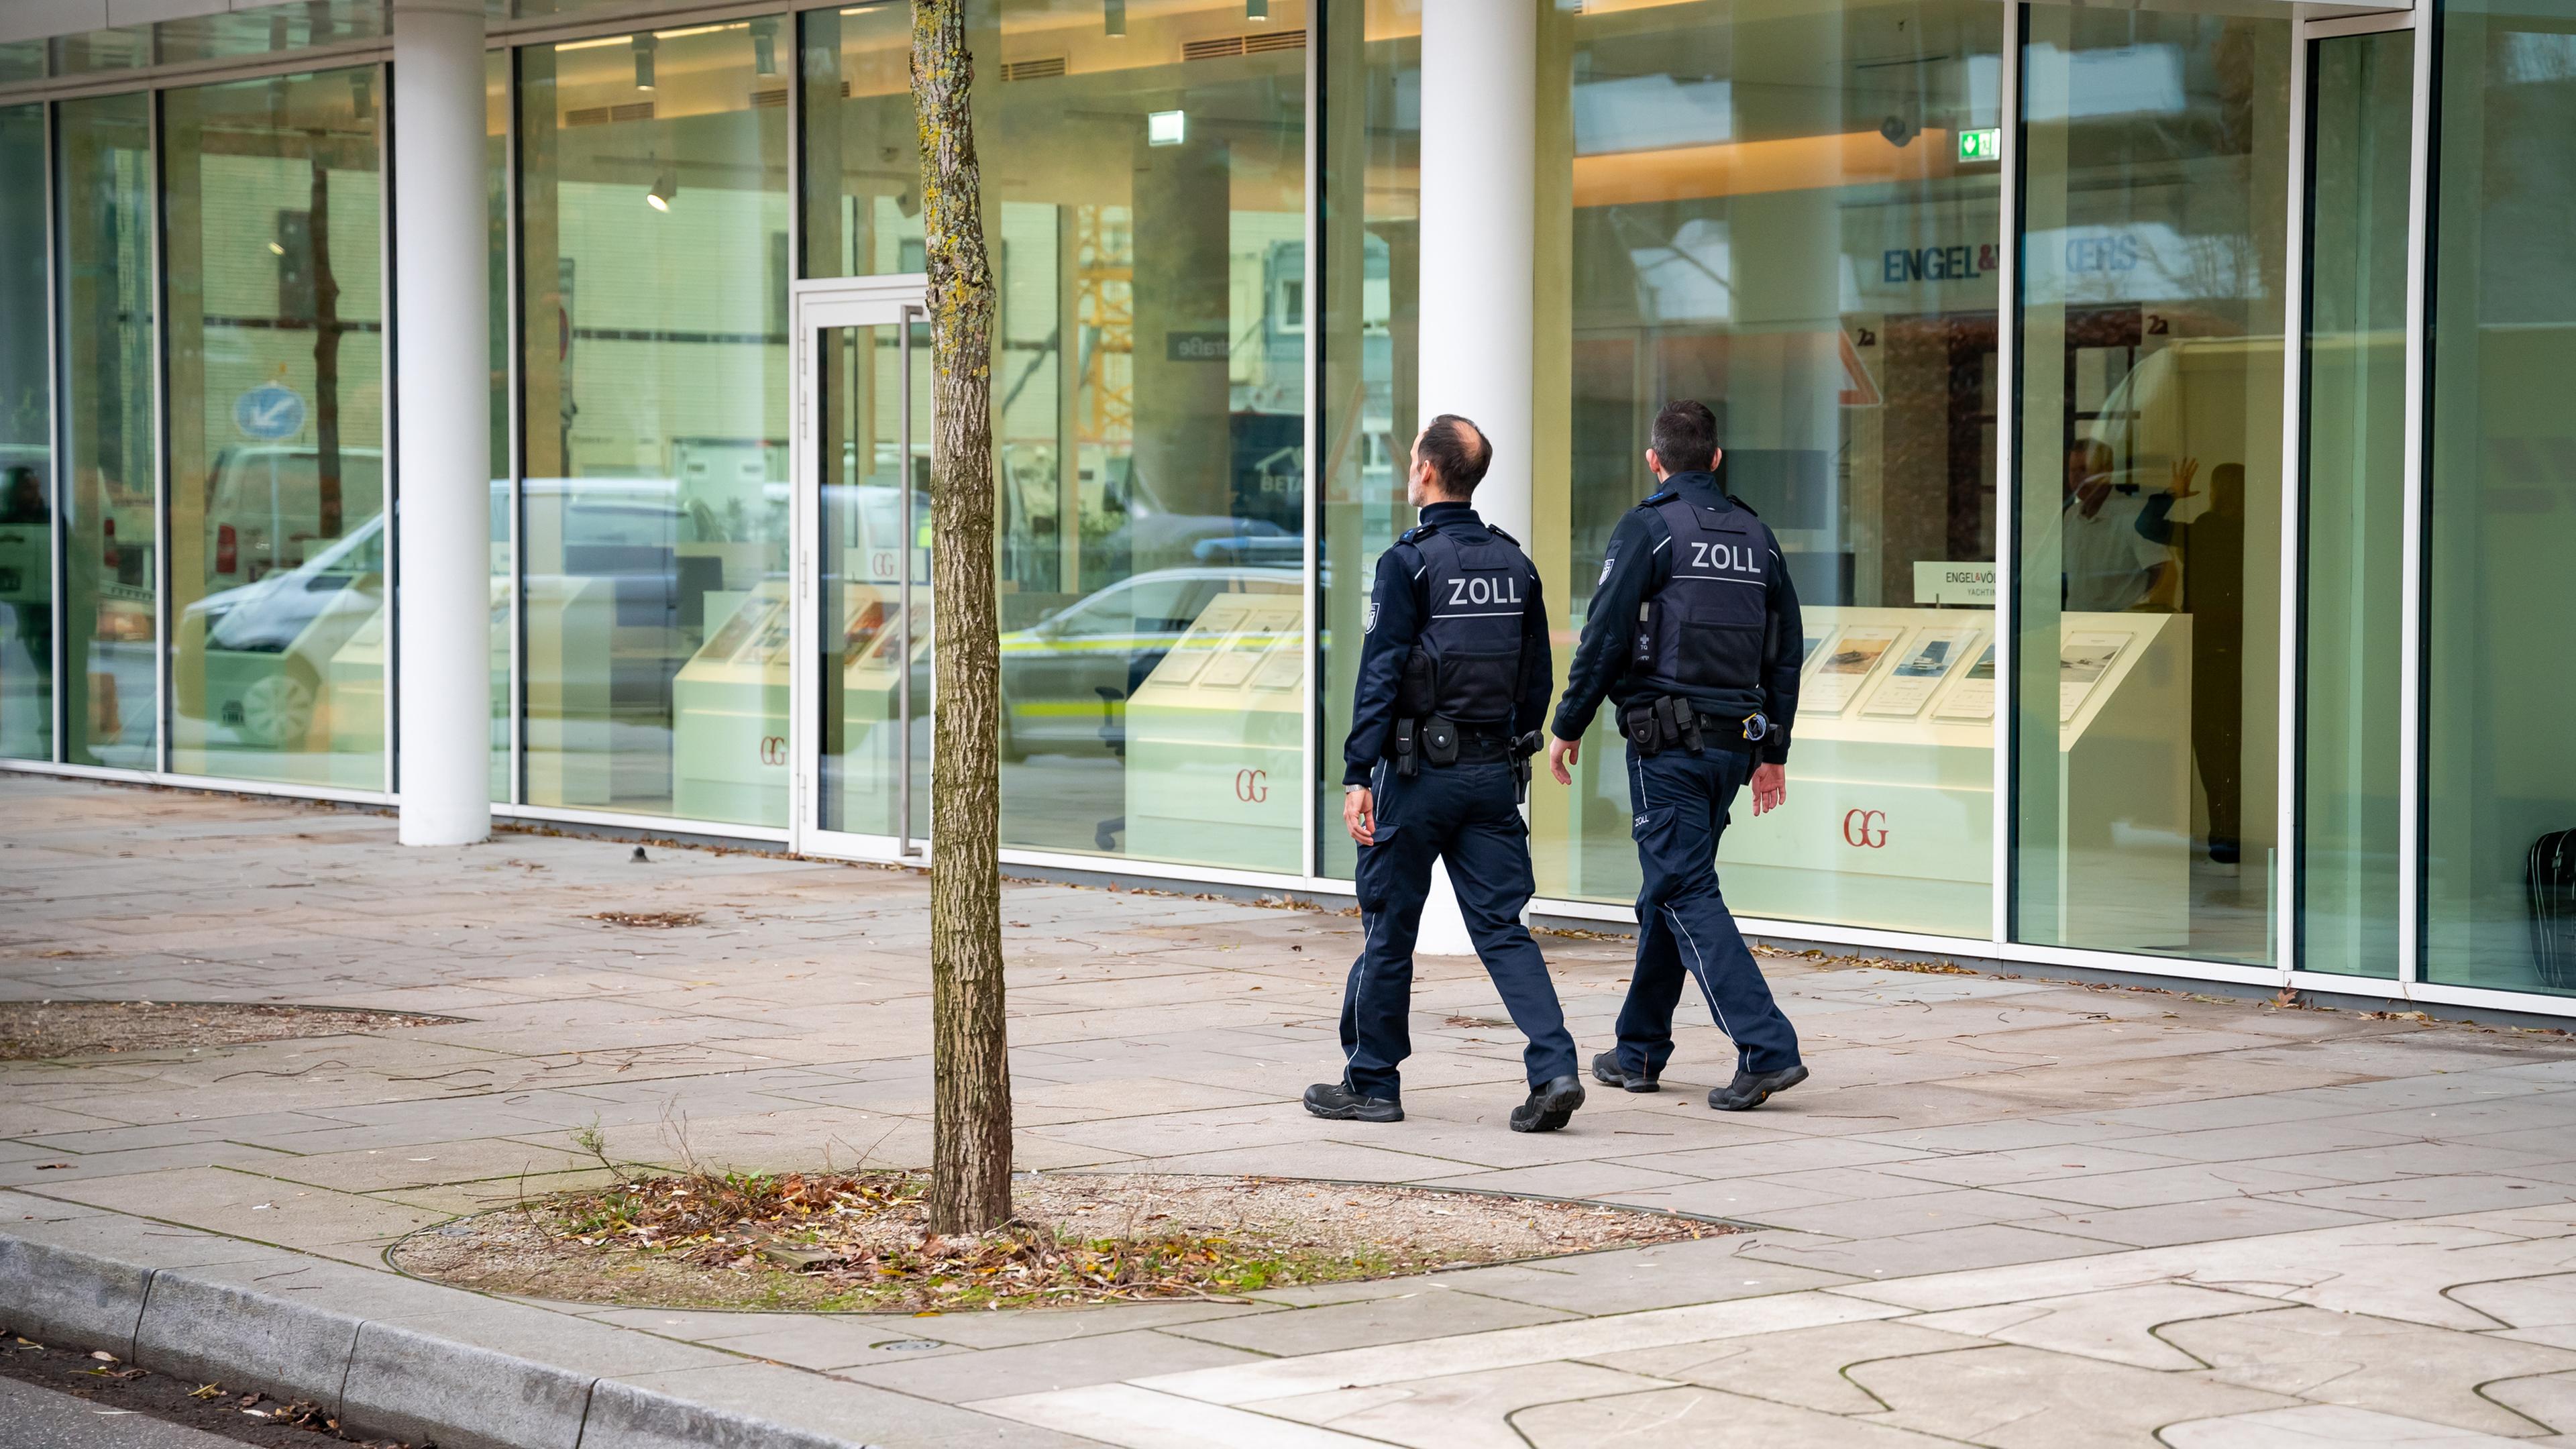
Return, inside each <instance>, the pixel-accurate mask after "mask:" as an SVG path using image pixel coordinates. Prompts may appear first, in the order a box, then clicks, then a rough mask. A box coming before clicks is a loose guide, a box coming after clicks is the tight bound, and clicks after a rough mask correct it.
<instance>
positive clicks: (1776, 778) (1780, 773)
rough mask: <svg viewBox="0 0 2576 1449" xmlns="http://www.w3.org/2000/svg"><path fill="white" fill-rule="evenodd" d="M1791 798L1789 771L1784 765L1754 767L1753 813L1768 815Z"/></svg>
mask: <svg viewBox="0 0 2576 1449" xmlns="http://www.w3.org/2000/svg"><path fill="white" fill-rule="evenodd" d="M1788 798H1789V771H1788V768H1787V767H1786V766H1783V765H1756V766H1754V767H1753V813H1754V814H1756V815H1768V814H1770V813H1771V812H1772V811H1774V810H1777V809H1779V808H1780V806H1781V804H1782V802H1784V801H1786V800H1787V799H1788Z"/></svg>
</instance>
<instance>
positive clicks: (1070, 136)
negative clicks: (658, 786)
mask: <svg viewBox="0 0 2576 1449" xmlns="http://www.w3.org/2000/svg"><path fill="white" fill-rule="evenodd" d="M1264 8H1265V9H1266V10H1267V13H1268V19H1267V21H1266V23H1265V22H1258V21H1253V20H1250V19H1247V17H1246V13H1245V7H1244V6H1243V5H1241V4H1239V3H1234V0H1181V3H1176V4H1172V5H1155V6H1151V7H1147V6H1143V5H1138V6H1133V7H1125V6H1119V7H1112V8H1111V9H1110V10H1109V11H1107V12H1103V11H1101V10H1099V9H1098V8H1096V7H1095V8H1092V9H1090V10H1088V11H1084V10H1081V9H1079V8H1078V7H1077V8H1076V9H1074V10H1068V9H1066V8H1065V7H1064V6H1062V5H1061V4H1053V3H1047V0H998V3H991V0H988V3H986V4H983V5H980V6H978V7H976V8H975V9H974V11H973V12H972V14H971V19H970V27H969V34H970V40H971V42H972V44H973V46H974V49H975V53H976V56H977V60H978V68H977V75H978V78H979V84H978V86H977V90H976V105H977V109H976V127H977V135H976V139H977V143H978V146H979V150H980V155H981V157H982V162H983V168H984V171H983V176H984V195H985V197H986V199H987V212H986V217H985V227H986V233H987V237H988V241H989V243H990V245H991V248H992V253H993V260H994V267H995V276H996V282H997V284H998V286H999V289H1000V294H1001V307H1000V313H999V316H998V317H997V319H996V325H995V329H994V349H993V403H994V434H995V438H994V441H995V453H996V458H995V474H996V482H997V485H998V487H999V489H1000V494H1001V496H1000V506H999V509H998V513H997V521H996V527H997V532H998V534H999V537H998V539H997V548H998V554H997V564H998V569H999V574H998V577H999V580H1000V589H1001V605H1002V619H1001V623H1002V631H1003V632H1002V692H1003V724H1002V730H1003V733H1002V740H1001V747H1002V758H1003V762H1004V763H1003V775H1002V839H1003V841H1004V843H1005V844H1009V845H1015V846H1024V847H1037V848H1043V849H1051V850H1067V851H1081V852H1097V853H1106V854H1132V855H1137V856H1143V857H1148V858H1157V859H1167V860H1184V861H1190V862H1193V863H1198V864H1206V865H1225V866H1238V867H1250V868H1258V869H1268V870H1281V871H1294V870H1300V869H1302V868H1303V865H1304V862H1303V860H1302V858H1301V854H1300V852H1301V849H1302V845H1301V840H1302V831H1301V822H1300V821H1299V819H1298V801H1299V798H1300V796H1299V790H1298V783H1297V782H1298V778H1299V773H1300V772H1301V771H1302V770H1304V769H1305V767H1306V765H1305V751H1304V748H1303V743H1302V739H1301V735H1302V733H1303V730H1304V727H1305V713H1304V711H1305V687H1306V676H1305V637H1304V636H1305V625H1304V605H1303V598H1302V595H1303V589H1304V583H1303V572H1302V569H1303V563H1304V539H1303V529H1304V505H1305V457H1304V452H1305V450H1304V442H1303V439H1304V427H1305V386H1304V376H1303V371H1302V369H1303V367H1304V359H1305V337H1304V312H1305V300H1304V285H1305V276H1306V257H1305V240H1304V237H1305V227H1306V220H1305V169H1306V162H1305V78H1306V56H1305V40H1306V36H1305V31H1304V29H1303V26H1304V20H1305V8H1306V7H1305V6H1304V4H1303V3H1300V0H1273V3H1271V4H1269V5H1268V6H1266V7H1264ZM1113 21H1114V23H1113ZM909 23H910V18H909V16H908V15H907V14H906V12H905V11H904V10H903V9H902V7H899V6H885V7H866V8H851V9H843V10H839V11H817V12H812V13H809V14H808V15H807V16H806V17H804V30H803V32H802V36H801V41H800V43H801V46H802V50H803V55H804V64H803V67H802V74H803V76H804V79H805V86H806V89H805V95H806V103H807V114H808V116H809V118H810V126H811V131H810V138H811V139H810V145H809V149H808V153H807V156H808V165H809V167H810V168H811V170H810V171H809V187H808V195H809V197H810V198H811V200H810V203H809V205H810V209H809V211H808V213H807V215H806V216H805V218H804V226H805V239H806V249H807V250H806V258H807V263H806V264H807V268H808V270H809V272H810V273H812V274H814V275H819V276H844V275H867V274H882V273H897V272H909V271H917V270H919V269H920V266H921V223H920V203H919V197H918V189H919V184H920V183H919V172H918V161H917V152H916V150H915V145H916V143H915V140H914V127H913V119H912V110H911V100H910V94H909V91H908V88H907V87H908V82H907V79H906V70H905V60H904V57H905V45H906V43H907V27H908V25H909ZM827 466H828V461H827ZM870 466H871V467H873V466H874V465H873V464H872V463H871V464H870ZM871 476H873V475H871ZM892 477H893V475H892V474H891V472H889V473H888V481H887V484H886V485H885V486H887V488H888V489H889V491H891V489H892V488H893V487H894V486H895V485H894V484H893V482H892ZM852 516H853V517H854V518H864V517H865V516H867V515H866V514H865V513H864V511H862V512H860V513H856V514H853V515H852ZM888 577H891V574H889V575H888ZM925 706H926V701H924V700H919V699H916V701H915V704H914V707H915V710H916V712H917V713H918V712H920V711H922V710H923V709H924V708H925ZM831 707H832V706H831V704H830V702H829V701H828V700H827V701H826V708H827V709H828V708H831ZM847 707H848V708H850V709H853V710H856V709H860V708H862V704H861V703H859V702H856V701H854V702H852V703H851V704H849V705H848V706H847ZM853 808H854V809H855V807H853Z"/></svg>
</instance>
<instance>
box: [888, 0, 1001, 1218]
mask: <svg viewBox="0 0 2576 1449" xmlns="http://www.w3.org/2000/svg"><path fill="white" fill-rule="evenodd" d="M973 80H974V59H973V57H972V56H971V55H969V54H968V52H967V49H966V0H915V3H914V5H913V7H912V104H913V114H914V117H915V119H916V121H917V123H918V125H919V126H920V131H921V215H922V227H923V251H924V253H925V255H926V257H927V265H928V268H929V273H930V296H929V301H930V363H931V383H930V398H931V422H930V430H931V448H930V492H931V499H930V517H931V524H932V528H931V535H932V542H931V564H930V578H931V593H932V598H933V600H934V601H935V602H934V606H933V608H932V618H933V625H934V628H935V631H936V633H935V639H934V648H933V660H934V665H935V669H936V673H935V683H934V690H935V697H936V699H937V701H938V704H937V708H936V710H935V712H934V714H933V723H932V735H931V766H930V786H931V790H930V835H931V841H932V849H931V868H930V982H931V986H930V990H931V1019H930V1030H931V1074H932V1087H931V1094H932V1102H933V1116H932V1127H931V1153H930V1161H931V1168H930V1229H931V1231H932V1232H934V1233H942V1234H949V1233H974V1232H981V1231H983V1230H984V1229H986V1228H991V1227H995V1226H998V1225H1000V1224H1001V1223H1003V1222H1006V1221H1008V1220H1009V1218H1010V1216H1011V1064H1010V1038H1009V1026H1008V1023H1007V1021H1006V1020H1005V1018H1004V1015H1003V1009H1002V1007H1003V1003H1002V920H1001V855H1000V834H1001V814H1002V811H1001V804H1002V796H1001V762H1000V759H999V757H998V752H997V743H998V738H999V724H1000V719H1001V684H1002V664H1001V638H1000V635H999V633H998V631H997V627H996V622H995V617H994V615H995V603H994V597H993V495H994V487H993V412H992V367H991V364H992V331H993V274H992V268H991V266H990V264H989V262H988V259H987V257H986V254H985V250H984V213H983V183H982V179H981V176H980V174H979V172H978V170H977V166H976V161H975V125H974V117H973V116H972V114H971V113H970V112H969V110H968V103H969V99H970V96H971V93H972V89H973Z"/></svg>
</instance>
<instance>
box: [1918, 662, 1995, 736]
mask: <svg viewBox="0 0 2576 1449" xmlns="http://www.w3.org/2000/svg"><path fill="white" fill-rule="evenodd" d="M1932 717H1933V718H1934V719H1942V720H1958V721H1961V722H1965V723H1974V722H1977V721H1980V720H1991V719H1993V718H1994V717H1995V646H1994V645H1993V644H1992V643H1988V644H1987V645H1986V647H1985V648H1984V649H1982V650H1980V651H1978V653H1977V662H1976V663H1974V664H1971V665H1969V666H1968V672H1967V674H1966V675H1964V676H1962V677H1961V678H1960V680H1959V682H1958V683H1957V684H1955V685H1952V686H1951V688H1950V692H1949V694H1947V695H1946V696H1944V697H1943V698H1942V700H1941V707H1940V708H1939V709H1937V710H1934V711H1933V712H1932Z"/></svg>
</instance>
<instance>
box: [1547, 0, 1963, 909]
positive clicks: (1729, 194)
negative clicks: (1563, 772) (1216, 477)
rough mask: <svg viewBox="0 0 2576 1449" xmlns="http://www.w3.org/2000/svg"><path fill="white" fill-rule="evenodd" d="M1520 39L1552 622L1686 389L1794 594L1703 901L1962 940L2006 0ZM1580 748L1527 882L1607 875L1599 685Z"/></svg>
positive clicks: (1573, 596) (1579, 886) (1643, 489)
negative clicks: (1527, 45)
mask: <svg viewBox="0 0 2576 1449" xmlns="http://www.w3.org/2000/svg"><path fill="white" fill-rule="evenodd" d="M1542 36H1543V39H1542V43H1541V57H1542V60H1541V68H1542V73H1543V74H1546V75H1549V76H1551V77H1552V79H1550V80H1548V81H1546V82H1544V83H1543V84H1544V85H1545V86H1546V87H1547V89H1548V104H1547V105H1546V106H1545V107H1543V108H1542V110H1541V112H1540V117H1541V119H1540V140H1539V150H1540V155H1541V157H1542V162H1541V166H1542V175H1541V184H1540V195H1541V196H1542V197H1562V198H1564V201H1563V203H1562V204H1564V205H1565V206H1566V207H1567V209H1568V211H1569V213H1570V220H1571V229H1570V233H1569V234H1567V235H1565V236H1563V237H1560V238H1556V239H1553V241H1552V242H1551V241H1550V240H1543V241H1542V243H1541V246H1542V252H1541V256H1542V261H1541V263H1540V266H1539V275H1540V289H1539V315H1540V318H1541V321H1540V324H1539V325H1540V343H1539V347H1538V349H1537V355H1538V356H1539V357H1540V358H1541V359H1542V361H1541V366H1540V381H1539V384H1538V393H1539V409H1540V410H1539V412H1538V415H1537V421H1538V431H1539V436H1540V438H1541V439H1542V442H1541V444H1540V446H1539V450H1538V455H1537V457H1538V469H1539V471H1538V478H1537V482H1536V486H1535V490H1534V500H1533V501H1534V503H1535V508H1534V516H1535V518H1536V519H1537V523H1536V538H1537V540H1538V543H1539V548H1538V552H1537V561H1538V563H1539V567H1540V571H1541V573H1542V574H1543V576H1544V577H1545V578H1546V581H1547V593H1548V596H1549V597H1550V598H1551V599H1560V600H1564V601H1565V604H1564V607H1565V609H1566V610H1567V616H1568V617H1567V619H1566V621H1565V623H1566V627H1567V630H1568V631H1569V635H1570V634H1571V633H1572V632H1573V631H1579V630H1580V629H1581V628H1582V626H1583V624H1584V621H1585V618H1586V616H1587V606H1588V604H1589V601H1590V596H1591V591H1592V589H1593V588H1594V587H1595V586H1596V585H1597V583H1598V581H1599V577H1600V569H1599V565H1600V560H1601V556H1602V552H1603V549H1604V547H1605V546H1606V545H1607V543H1608V542H1609V538H1610V532H1611V529H1612V528H1613V527H1614V526H1615V525H1616V524H1617V523H1618V521H1619V519H1620V517H1621V516H1622V515H1623V514H1625V513H1626V512H1627V511H1628V510H1629V509H1631V508H1633V507H1634V506H1636V503H1637V501H1638V500H1639V499H1640V498H1642V497H1644V496H1645V495H1646V494H1648V493H1651V492H1653V491H1654V489H1655V487H1656V484H1655V481H1654V479H1653V476H1652V475H1651V474H1649V473H1648V472H1647V471H1646V467H1645V462H1644V455H1645V450H1646V441H1647V429H1648V426H1649V425H1650V424H1651V422H1652V421H1653V419H1654V415H1655V412H1656V410H1657V409H1658V408H1660V407H1661V406H1662V405H1663V404H1664V403H1665V402H1667V401H1669V400H1672V399H1675V398H1696V399H1698V400H1700V401H1702V402H1704V403H1706V404H1708V406H1709V407H1710V408H1711V410H1712V411H1714V412H1715V413H1716V414H1717V419H1718V437H1719V441H1720V443H1721V444H1722V445H1723V447H1724V450H1725V456H1724V458H1723V460H1722V463H1721V465H1720V481H1721V482H1722V484H1723V485H1724V486H1725V487H1726V488H1727V489H1728V491H1729V492H1731V493H1732V494H1733V495H1735V496H1736V497H1738V498H1740V499H1742V500H1743V501H1744V502H1745V503H1747V504H1748V505H1750V506H1751V507H1752V508H1753V509H1754V510H1755V511H1756V512H1758V513H1759V514H1760V515H1761V516H1762V518H1763V520H1764V521H1765V522H1766V523H1768V524H1769V525H1770V527H1771V528H1772V530H1773V532H1774V533H1775V535H1776V536H1777V537H1778V539H1779V541H1780V545H1781V549H1782V554H1783V557H1784V558H1785V559H1786V561H1787V563H1788V567H1789V573H1790V576H1791V579H1792V581H1793V582H1794V584H1795V587H1796V590H1797V593H1798V597H1799V602H1800V605H1801V607H1802V609H1803V610H1804V614H1805V620H1806V637H1805V639H1804V640H1803V641H1800V647H1802V648H1803V650H1804V651H1805V657H1806V665H1805V675H1804V679H1803V682H1802V685H1801V697H1800V705H1799V711H1798V719H1797V725H1796V729H1795V732H1794V734H1793V740H1794V742H1795V744H1794V748H1793V750H1792V752H1791V754H1790V756H1789V780H1790V786H1789V796H1788V804H1787V806H1786V808H1785V809H1783V810H1781V811H1779V812H1776V813H1774V814H1772V815H1769V816H1767V817H1765V818H1763V819H1761V820H1759V821H1755V820H1753V819H1752V818H1751V817H1750V815H1749V814H1746V815H1745V816H1743V817H1742V818H1740V819H1738V820H1737V821H1736V823H1735V824H1734V826H1733V828H1732V829H1730V830H1729V831H1728V832H1727V834H1726V836H1725V837H1724V839H1723V841H1722V843H1721V845H1720V847H1719V860H1720V863H1721V867H1722V869H1723V871H1724V874H1725V878H1726V884H1727V899H1728V901H1729V903H1730V904H1731V905H1732V906H1733V907H1734V908H1735V909H1737V910H1739V911H1742V912H1744V913H1746V914H1748V915H1758V916H1771V917H1779V918H1783V919H1791V920H1805V921H1820V922H1833V923H1839V924H1846V925H1863V926H1878V927H1887V928H1896V929H1910V930H1921V931H1927V932H1937V933H1955V934H1962V935H1971V934H1982V933H1983V932H1984V931H1985V930H1986V929H1987V928H1988V927H1989V925H1990V924H1991V921H1992V918H1993V891H1992V884H1991V877H1992V873H1993V846H1992V840H1993V821H1994V805H1993V800H1994V764H1993V758H1994V757H1993V748H1994V745H1993V739H1994V699H1995V691H1994V684H1993V679H1992V674H1993V670H1992V666H1991V663H1990V662H1989V657H1988V653H1987V651H1988V649H1989V647H1990V646H1991V644H1992V643H1993V639H1994V587H1993V565H1994V559H1995V538H1996V531H1995V530H1996V511H1995V503H1994V497H1995V477H1996V472H1995V458H1994V449H1995V438H1996V423H1995V419H1996V410H1997V407H1998V399H1999V396H2000V394H1999V393H1998V391H1997V377H1998V374H1997V370H1996V355H1997V333H1996V290H1995V270H1996V247H1997V240H1998V220H1997V218H1998V208H1999V205H2000V191H2001V176H2000V168H1999V166H1998V165H1997V164H1996V163H1995V162H1994V161H1993V160H1992V159H1991V157H1990V156H1979V155H1976V154H1974V153H1973V151H1972V150H1967V149H1963V147H1962V145H1961V141H1960V138H1961V137H1963V136H1969V135H1975V134H1980V133H1984V132H1988V131H1991V129H1992V128H1993V127H1995V126H1996V125H1997V124H1998V121H1999V110H1998V108H1999V104H2000V94H1999V91H1998V85H1997V82H1998V76H1999V74H2000V71H1999V66H2000V60H1999V56H2000V54H2001V51H2002V46H2003V11H2002V9H2001V7H1999V6H1997V5H1994V4H1991V3H1985V0H1908V3H1896V4H1880V5H1856V6H1849V7H1840V8H1837V7H1828V6H1816V7H1797V8H1790V9H1784V10H1756V9H1754V8H1752V7H1748V6H1742V5H1738V4H1735V3H1732V0H1703V3H1693V4H1682V5H1666V6H1656V7H1651V8H1642V7H1641V8H1633V9H1630V8H1618V9H1608V8H1605V10H1604V11H1603V12H1602V13H1598V14H1596V13H1594V12H1592V11H1590V10H1586V11H1584V12H1582V13H1580V14H1574V15H1567V16H1560V17H1558V18H1557V19H1556V20H1555V21H1554V22H1553V23H1551V24H1549V25H1547V26H1545V27H1543V29H1542ZM1963 157H1966V158H1967V159H1962V158H1963ZM1542 204H1543V205H1544V203H1542ZM1551 244H1552V245H1554V246H1556V247H1558V248H1561V249H1562V250H1560V251H1559V252H1558V253H1557V255H1556V256H1555V257H1553V258H1551V257H1549V256H1548V254H1547V250H1546V248H1548V247H1549V246H1550V245H1551ZM1551 444H1552V446H1551ZM1585 745H1586V747H1585V749H1584V751H1583V753H1582V757H1581V758H1582V770H1581V772H1580V773H1579V774H1578V776H1577V778H1576V781H1575V788H1574V789H1573V790H1572V791H1571V792H1564V791H1555V790H1548V791H1542V792H1538V797H1537V799H1536V800H1535V801H1534V803H1533V807H1532V808H1533V817H1532V835H1533V837H1534V838H1535V839H1536V840H1537V841H1539V842H1541V850H1542V854H1541V855H1540V858H1539V861H1538V878H1539V890H1540V893H1541V894H1543V895H1563V896H1573V897H1583V898H1593V899H1604V900H1619V899H1626V898H1631V897H1633V896H1634V894H1635V892H1636V889H1637V862H1636V848H1635V846H1634V844H1633V843H1632V841H1631V838H1630V831H1629V820H1630V812H1629V802H1628V789H1627V778H1626V771H1625V768H1624V766H1623V764H1622V760H1623V759H1624V748H1623V744H1622V741H1621V739H1620V735H1619V729H1618V722H1617V720H1616V718H1615V711H1610V710H1604V711H1603V712H1602V713H1601V714H1600V716H1598V717H1597V719H1596V721H1595V724H1594V728H1593V732H1592V736H1591V738H1589V739H1588V740H1587V741H1586V742H1585Z"/></svg>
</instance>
